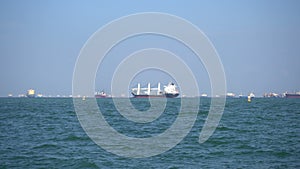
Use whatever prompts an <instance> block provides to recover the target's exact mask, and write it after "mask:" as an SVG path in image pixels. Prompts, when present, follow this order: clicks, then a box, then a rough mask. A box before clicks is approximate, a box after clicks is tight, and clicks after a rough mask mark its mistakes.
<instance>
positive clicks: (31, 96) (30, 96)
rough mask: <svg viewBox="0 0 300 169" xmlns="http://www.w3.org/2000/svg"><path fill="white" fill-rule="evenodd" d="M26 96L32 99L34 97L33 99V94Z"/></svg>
mask: <svg viewBox="0 0 300 169" xmlns="http://www.w3.org/2000/svg"><path fill="white" fill-rule="evenodd" d="M26 96H27V97H28V98H34V97H35V95H34V94H27V95H26Z"/></svg>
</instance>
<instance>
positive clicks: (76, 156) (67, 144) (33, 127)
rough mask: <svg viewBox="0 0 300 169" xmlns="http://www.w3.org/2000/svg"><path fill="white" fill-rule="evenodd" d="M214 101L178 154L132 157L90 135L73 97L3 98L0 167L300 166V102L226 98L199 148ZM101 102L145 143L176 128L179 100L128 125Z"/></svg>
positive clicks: (203, 108)
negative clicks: (151, 116)
mask: <svg viewBox="0 0 300 169" xmlns="http://www.w3.org/2000/svg"><path fill="white" fill-rule="evenodd" d="M191 99H193V98H191ZM210 101H211V99H210V98H201V99H200V102H199V110H198V114H197V118H196V120H195V122H194V125H193V127H192V128H191V130H190V132H189V133H188V134H187V135H186V136H185V137H184V138H183V139H182V140H181V141H180V142H179V143H178V144H177V145H175V146H174V147H173V148H171V149H169V150H168V151H165V152H162V153H161V154H157V155H154V156H150V157H145V158H131V157H124V156H119V155H116V154H114V153H112V152H110V151H107V150H106V149H105V148H103V147H101V146H99V145H98V144H96V143H95V142H94V140H93V139H91V138H90V137H89V136H88V134H87V133H86V132H85V130H84V129H83V127H82V126H81V123H80V121H79V119H78V117H77V114H76V112H75V108H74V103H73V99H72V98H0V168H1V169H2V168H8V169H11V168H22V169H24V168H30V169H34V168H80V169H81V168H170V169H171V168H294V169H296V168H300V99H287V98H254V99H253V100H252V101H251V102H248V101H247V98H228V99H226V105H225V109H224V112H223V116H222V118H221V120H220V122H219V125H218V126H217V128H216V130H215V131H214V133H213V134H212V135H211V137H210V138H209V139H208V140H207V141H205V142H204V143H201V144H200V143H199V134H200V131H201V128H202V127H203V125H204V123H205V120H206V118H207V115H208V113H209V108H210V104H211V102H210ZM97 103H98V105H99V108H100V109H101V112H102V113H103V116H104V117H105V119H106V121H107V123H108V124H109V125H111V126H112V127H113V128H115V129H116V131H117V132H119V133H122V134H124V135H127V136H129V137H136V138H146V137H152V136H153V135H159V134H160V133H162V132H164V131H166V130H167V129H168V128H169V127H170V126H171V125H172V123H174V121H175V120H176V118H177V116H178V111H179V107H180V106H181V104H180V103H181V99H180V98H176V99H168V100H167V103H166V107H165V109H164V112H163V113H162V114H161V115H160V116H159V117H158V118H157V119H155V120H154V122H152V123H136V122H129V120H128V119H126V118H124V117H123V116H122V115H121V114H120V112H118V110H117V109H116V107H115V106H114V102H113V99H111V98H105V99H97ZM131 103H132V104H133V105H134V106H135V107H136V108H137V109H138V110H139V111H146V110H147V109H149V107H151V104H150V102H149V100H147V99H131ZM181 111H185V110H181ZM104 138H105V136H104ZM106 139H107V141H108V142H109V141H110V139H111V138H110V137H107V138H106ZM158 144H159V142H158V143H157V146H158ZM153 146H156V145H153ZM124 151H127V150H126V149H124Z"/></svg>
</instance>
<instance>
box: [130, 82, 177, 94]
mask: <svg viewBox="0 0 300 169" xmlns="http://www.w3.org/2000/svg"><path fill="white" fill-rule="evenodd" d="M131 94H132V95H133V96H134V97H135V98H149V97H151V98H153V97H157V98H160V97H166V98H174V97H177V96H178V95H179V91H178V89H177V86H176V85H175V84H174V83H169V84H168V85H167V86H164V89H163V90H161V89H160V83H158V85H157V88H151V86H150V83H148V87H146V88H141V85H140V83H138V85H137V88H132V89H131Z"/></svg>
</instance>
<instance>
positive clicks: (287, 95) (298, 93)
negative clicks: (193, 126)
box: [285, 92, 300, 98]
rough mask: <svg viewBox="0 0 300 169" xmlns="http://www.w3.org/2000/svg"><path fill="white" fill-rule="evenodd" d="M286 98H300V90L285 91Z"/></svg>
mask: <svg viewBox="0 0 300 169" xmlns="http://www.w3.org/2000/svg"><path fill="white" fill-rule="evenodd" d="M285 97H286V98H300V92H296V93H285Z"/></svg>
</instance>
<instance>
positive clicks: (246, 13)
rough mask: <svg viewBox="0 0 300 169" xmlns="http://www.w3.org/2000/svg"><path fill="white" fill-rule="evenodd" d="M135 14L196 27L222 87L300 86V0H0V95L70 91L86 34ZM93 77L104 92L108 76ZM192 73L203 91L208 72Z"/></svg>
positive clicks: (243, 89) (233, 89)
mask: <svg viewBox="0 0 300 169" xmlns="http://www.w3.org/2000/svg"><path fill="white" fill-rule="evenodd" d="M137 12H165V13H170V14H173V15H177V16H179V17H182V18H185V19H187V20H189V21H190V22H192V23H193V24H195V25H196V26H198V27H199V28H200V29H201V30H202V31H203V32H204V33H205V34H206V35H207V36H208V38H209V39H210V40H211V41H212V43H213V44H214V46H215V48H216V49H217V51H218V53H219V56H220V58H221V60H222V62H223V65H224V68H225V73H226V78H227V87H228V91H231V92H235V93H237V94H239V93H244V94H247V93H248V92H251V91H254V92H255V93H256V94H257V95H261V94H262V93H263V92H270V91H274V92H278V93H282V92H285V91H290V92H293V91H298V90H300V78H299V77H300V67H299V65H300V43H299V39H300V1H296V0H295V1H290V0H287V1H283V0H280V1H277V0H257V1H253V0H251V1H250V0H249V1H244V0H241V1H235V0H231V1H230V0H228V1H215V2H214V3H213V2H212V1H177V2H173V1H171V0H164V1H129V0H124V1H106V2H101V1H71V0H70V1H68V0H66V1H58V0H57V1H55V0H54V1H39V0H36V1H33V0H28V1H21V0H19V1H17V0H7V1H1V2H0V79H1V81H0V85H1V86H0V96H6V95H7V94H8V93H12V94H14V95H17V94H20V93H25V92H26V90H27V89H29V88H34V89H36V91H37V92H38V93H43V94H47V95H48V94H52V95H57V94H60V95H64V94H65V95H69V94H71V91H72V75H73V69H74V65H75V62H76V59H77V56H78V54H79V51H80V49H81V48H82V46H83V45H84V43H85V42H86V41H87V39H88V38H89V37H90V36H91V35H92V34H93V33H94V32H95V31H96V30H98V29H99V28H100V27H102V26H104V25H105V24H107V23H108V22H110V21H112V20H114V19H117V18H119V17H122V16H125V15H129V14H133V13H137ZM150 38H151V37H150ZM152 38H154V39H155V37H152ZM137 39H138V38H137ZM143 41H145V40H143ZM145 44H147V42H145ZM174 50H175V49H174ZM182 50H184V49H182ZM179 52H180V51H179ZM108 61H109V59H108ZM192 69H197V67H193V68H192ZM108 71H109V70H108ZM99 78H102V79H101V80H99V79H97V80H96V86H97V87H96V88H97V89H99V90H100V89H102V88H103V89H106V90H108V89H107V88H108V86H109V83H106V80H107V78H108V77H101V75H99ZM197 78H198V80H199V81H202V82H203V86H200V87H201V91H203V92H208V91H209V90H210V89H209V83H208V82H207V77H204V76H203V77H202V75H201V72H200V73H199V75H198V76H197Z"/></svg>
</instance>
